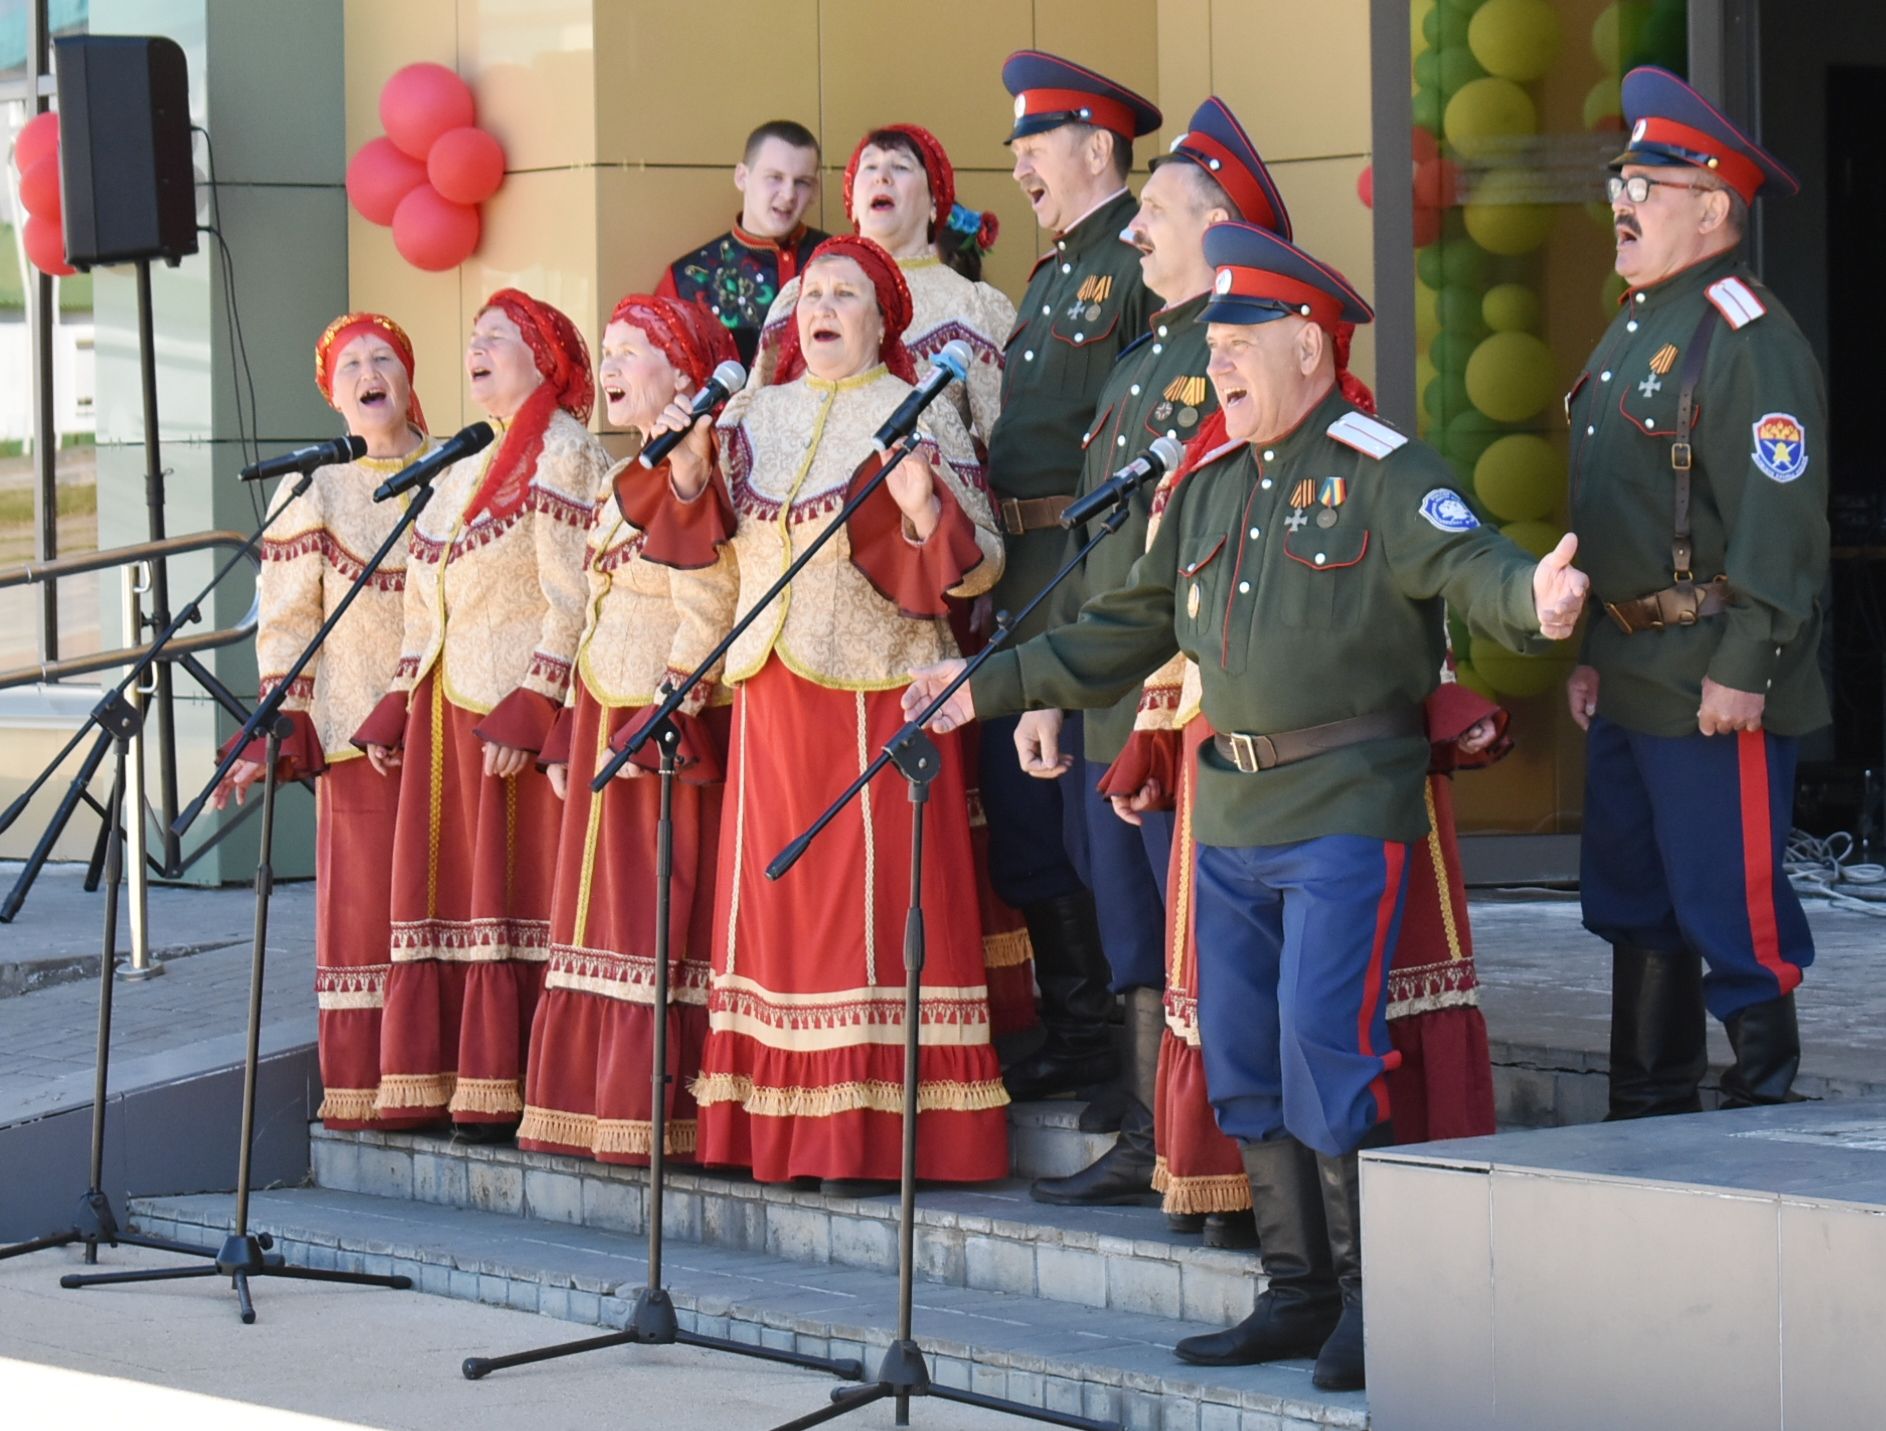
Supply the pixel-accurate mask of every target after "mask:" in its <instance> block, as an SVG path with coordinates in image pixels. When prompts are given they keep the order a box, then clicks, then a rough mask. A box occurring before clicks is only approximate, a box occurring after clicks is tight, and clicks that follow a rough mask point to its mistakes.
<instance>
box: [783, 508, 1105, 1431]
mask: <svg viewBox="0 0 1886 1431" xmlns="http://www.w3.org/2000/svg"><path fill="white" fill-rule="evenodd" d="M1127 497H1128V494H1127V493H1125V492H1122V493H1120V494H1119V495H1118V497H1117V499H1116V500H1115V502H1114V505H1113V507H1112V508H1111V510H1109V511H1108V512H1107V514H1106V516H1105V517H1103V518H1102V519H1101V521H1100V529H1099V530H1098V531H1096V532H1095V533H1094V534H1093V536H1091V537H1089V538H1088V540H1087V542H1086V544H1085V545H1084V546H1082V547H1081V549H1080V550H1079V551H1077V552H1076V553H1075V554H1074V555H1073V556H1071V557H1069V558H1068V559H1067V561H1065V562H1063V563H1062V564H1061V569H1060V570H1059V571H1057V572H1055V574H1054V576H1053V578H1052V579H1050V580H1049V582H1048V584H1047V585H1046V586H1044V587H1042V588H1041V590H1040V591H1038V592H1036V593H1035V594H1034V596H1033V597H1032V598H1030V599H1029V602H1028V604H1027V605H1026V606H1024V607H1023V608H1022V611H1021V615H1020V616H1019V617H1016V618H1013V619H1011V618H1010V616H1009V614H1008V613H1007V612H1000V613H998V614H997V615H996V618H995V633H994V635H992V636H991V637H990V638H989V643H988V644H987V645H986V646H984V647H983V648H982V650H980V651H978V652H977V653H976V654H975V655H974V656H972V657H970V658H969V661H968V664H967V665H965V666H964V667H963V669H962V670H961V671H960V672H958V673H957V675H956V677H955V679H953V680H952V681H951V682H950V683H949V684H948V685H947V686H945V687H944V688H943V689H942V690H941V691H939V692H937V695H936V698H935V699H934V700H932V701H931V702H930V703H929V704H928V705H926V706H925V707H924V708H923V709H922V710H921V711H919V712H917V714H916V715H914V716H912V717H911V718H910V719H909V720H907V721H906V722H904V725H903V727H902V729H900V730H899V731H898V732H897V733H896V734H895V735H893V736H892V737H891V738H890V740H889V741H887V742H886V743H885V746H884V749H883V750H882V751H881V752H879V754H878V755H877V756H876V757H875V758H873V760H872V761H871V763H870V764H869V765H867V766H866V767H865V768H864V769H863V770H862V771H861V772H859V774H858V777H857V778H856V779H855V780H853V781H852V782H851V784H850V785H848V786H846V787H845V790H844V792H843V793H842V794H840V795H839V797H838V798H837V799H836V800H834V801H833V802H832V803H831V805H829V806H828V807H827V808H826V810H825V812H824V813H823V814H821V815H820V816H819V817H818V819H816V820H814V821H813V822H812V824H811V825H810V826H808V827H807V828H806V830H805V832H804V833H803V834H801V835H800V836H799V837H798V838H797V839H795V840H793V842H792V843H791V844H789V845H787V846H786V848H785V849H784V850H782V851H780V853H779V854H778V855H777V856H776V857H775V858H774V860H773V862H772V863H771V864H770V865H768V866H767V867H766V877H767V878H768V879H774V880H776V879H779V878H780V877H781V876H782V875H784V874H785V873H786V872H787V871H788V870H790V869H791V868H792V867H793V865H794V864H796V863H797V862H798V860H799V857H800V856H801V855H803V854H804V853H805V852H806V849H807V847H808V846H809V845H810V844H811V843H812V841H813V840H814V839H816V838H817V837H818V835H819V832H820V831H821V830H823V829H824V828H825V827H826V826H827V825H829V824H830V823H831V822H832V820H833V819H834V818H835V817H836V816H837V815H838V813H839V812H840V811H841V810H843V809H844V808H845V807H846V806H847V805H849V804H850V803H851V802H852V800H853V799H854V798H855V797H856V796H857V795H858V793H859V792H860V791H861V790H863V789H864V788H865V786H866V785H868V784H870V782H871V779H872V777H873V776H875V775H876V774H877V773H878V772H879V771H880V770H882V769H883V768H884V767H885V766H886V765H895V766H896V767H897V770H898V773H899V774H901V775H902V776H903V777H904V782H905V785H906V787H907V788H908V790H909V793H910V804H911V812H910V814H911V822H910V906H909V910H908V912H907V913H906V915H905V917H904V1107H903V1119H904V1149H903V1168H902V1171H901V1176H900V1179H899V1187H898V1193H899V1206H898V1229H897V1233H898V1235H897V1336H896V1338H895V1340H893V1341H892V1342H891V1344H890V1346H889V1347H888V1348H887V1349H886V1350H885V1353H884V1359H883V1361H881V1362H880V1363H879V1364H878V1371H877V1377H876V1379H874V1380H872V1381H869V1382H866V1383H865V1384H864V1385H862V1386H856V1387H839V1388H837V1389H836V1390H834V1391H833V1392H832V1404H831V1405H830V1406H828V1407H826V1408H824V1409H823V1410H820V1411H814V1412H811V1413H809V1414H807V1415H805V1416H801V1417H799V1418H798V1419H797V1420H794V1421H788V1422H785V1423H784V1424H782V1425H780V1426H778V1427H776V1428H775V1431H804V1428H806V1427H809V1426H819V1425H823V1424H824V1423H825V1422H827V1421H835V1420H837V1419H838V1418H839V1417H840V1416H844V1415H847V1414H849V1413H851V1412H853V1411H857V1410H859V1409H861V1408H862V1407H866V1406H869V1405H871V1404H872V1403H873V1402H877V1401H882V1400H884V1399H885V1398H886V1397H892V1398H895V1400H896V1403H897V1405H896V1417H895V1421H896V1424H897V1425H899V1426H908V1425H909V1424H910V1400H911V1398H912V1397H915V1396H934V1397H937V1398H939V1399H941V1400H944V1401H954V1402H959V1403H961V1404H962V1405H964V1406H980V1407H982V1408H983V1409H984V1410H988V1411H999V1412H1002V1413H1004V1414H1006V1415H1009V1416H1017V1417H1022V1418H1024V1419H1026V1420H1030V1421H1043V1422H1047V1423H1048V1424H1050V1425H1054V1426H1073V1427H1078V1428H1081V1431H1120V1423H1119V1422H1117V1421H1096V1420H1093V1419H1092V1418H1090V1417H1085V1416H1077V1415H1073V1414H1071V1413H1068V1412H1061V1411H1052V1410H1049V1409H1048V1408H1046V1407H1042V1406H1026V1405H1024V1404H1022V1403H1021V1402H1019V1401H1009V1400H1006V1399H1004V1398H1002V1397H998V1396H985V1395H983V1394H982V1393H980V1392H975V1391H961V1390H958V1389H956V1388H955V1387H950V1386H939V1385H937V1384H936V1383H935V1382H933V1381H931V1380H930V1372H929V1368H928V1366H927V1365H926V1363H925V1361H924V1352H923V1348H922V1347H921V1346H920V1345H919V1344H918V1342H917V1340H916V1338H915V1337H914V1336H912V1335H911V1325H910V1323H911V1298H912V1293H913V1282H914V1280H915V1271H914V1268H915V1260H916V1223H917V1060H918V1056H919V1053H920V1045H919V1042H918V1028H917V1020H918V1013H919V1003H918V989H919V985H920V983H921V980H922V976H923V962H924V952H925V945H924V921H923V812H924V807H925V805H927V804H928V803H929V799H930V784H931V782H932V781H933V780H935V778H936V775H937V771H938V770H939V769H940V768H941V766H942V757H941V753H940V752H939V751H938V749H937V747H936V743H935V742H934V741H932V740H931V739H930V737H929V735H927V734H926V733H925V731H924V728H923V727H924V725H925V723H926V722H927V721H929V720H930V719H931V717H933V716H934V715H935V714H936V713H937V712H938V711H939V710H941V709H942V708H943V706H944V703H945V702H947V701H948V700H949V698H950V697H951V696H952V695H954V694H955V693H956V691H957V689H958V688H960V687H961V686H962V685H963V684H964V683H965V682H966V681H968V680H969V679H970V678H971V677H972V676H974V675H975V674H976V672H977V671H979V670H981V669H982V664H983V662H985V661H987V660H988V659H989V657H990V656H991V655H992V654H993V653H994V652H995V651H997V650H999V649H1000V648H1001V647H1002V646H1003V645H1005V644H1006V643H1007V641H1008V639H1009V637H1010V635H1011V634H1012V633H1013V630H1014V627H1015V625H1016V624H1018V623H1019V622H1022V621H1026V620H1027V619H1028V617H1029V616H1030V615H1031V614H1032V613H1033V611H1034V610H1035V608H1036V607H1037V606H1039V605H1041V603H1042V602H1043V601H1045V600H1046V599H1047V597H1048V596H1049V594H1050V593H1052V592H1053V591H1054V589H1055V588H1056V587H1057V586H1059V585H1060V584H1061V583H1062V582H1063V581H1065V580H1066V579H1067V577H1068V576H1069V575H1070V574H1071V573H1072V572H1073V571H1074V570H1075V569H1076V568H1077V567H1079V566H1080V564H1081V563H1082V562H1084V561H1085V560H1087V557H1088V554H1089V553H1090V552H1092V551H1093V550H1094V548H1095V547H1097V546H1099V545H1100V544H1101V542H1103V541H1105V540H1106V539H1107V538H1108V537H1110V536H1112V535H1113V534H1114V533H1115V532H1117V531H1119V529H1120V528H1121V526H1123V525H1124V524H1125V522H1126V518H1127V514H1128V512H1129V511H1130V510H1131V507H1130V504H1129V503H1128V500H1127Z"/></svg>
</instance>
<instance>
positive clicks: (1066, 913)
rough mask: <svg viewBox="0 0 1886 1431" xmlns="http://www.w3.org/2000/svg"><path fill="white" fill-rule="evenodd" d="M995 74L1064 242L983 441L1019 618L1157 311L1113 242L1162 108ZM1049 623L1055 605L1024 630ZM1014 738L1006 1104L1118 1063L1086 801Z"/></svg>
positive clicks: (1041, 217)
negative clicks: (1126, 358) (1139, 141)
mask: <svg viewBox="0 0 1886 1431" xmlns="http://www.w3.org/2000/svg"><path fill="white" fill-rule="evenodd" d="M1002 83H1003V84H1004V85H1005V86H1006V87H1007V88H1008V91H1009V93H1010V94H1012V95H1014V96H1015V106H1014V113H1015V124H1014V128H1013V130H1012V131H1011V132H1010V135H1009V140H1008V142H1009V145H1010V147H1011V149H1012V151H1013V153H1014V157H1015V169H1014V176H1015V182H1016V183H1017V184H1019V185H1020V186H1021V188H1022V191H1023V193H1025V194H1026V195H1027V196H1028V201H1029V204H1030V206H1031V207H1032V208H1033V210H1034V214H1035V220H1036V222H1037V223H1039V224H1040V226H1041V227H1042V229H1043V230H1044V231H1046V232H1047V233H1050V234H1052V235H1054V244H1053V247H1051V248H1050V249H1049V250H1048V252H1047V253H1046V254H1044V255H1043V256H1042V258H1041V259H1040V261H1039V262H1037V263H1036V265H1035V268H1034V272H1033V273H1032V274H1031V275H1030V276H1029V280H1028V291H1027V293H1026V294H1025V295H1024V296H1023V298H1022V302H1021V305H1020V309H1019V313H1018V316H1017V319H1016V325H1015V330H1014V332H1012V333H1011V334H1009V337H1008V342H1007V345H1006V347H1005V349H1004V366H1003V371H1002V411H1001V413H1000V415H999V416H998V417H997V418H996V421H995V427H994V429H993V430H992V431H991V433H990V435H989V485H990V487H991V488H992V489H993V490H992V495H993V497H994V498H995V504H996V506H995V512H996V519H997V521H998V522H999V523H1000V524H1001V526H1002V530H1003V536H1004V543H1005V547H1006V559H1007V566H1006V568H1005V569H1004V571H1003V575H1002V579H1001V581H1000V582H998V583H997V585H996V588H995V591H994V593H993V601H994V604H995V607H996V608H997V609H1003V610H1007V611H1010V612H1019V611H1020V610H1021V609H1022V607H1023V606H1024V605H1025V604H1026V603H1027V602H1028V600H1029V598H1031V597H1032V596H1034V595H1035V593H1036V592H1038V591H1039V590H1040V589H1041V588H1042V587H1043V586H1045V585H1046V584H1047V582H1048V580H1049V578H1050V577H1052V576H1053V575H1054V572H1055V570H1056V568H1057V567H1059V565H1060V564H1061V561H1062V559H1063V557H1064V556H1065V554H1066V550H1067V546H1066V533H1065V532H1063V531H1062V529H1061V526H1060V522H1059V518H1060V515H1061V513H1062V511H1063V510H1065V509H1066V507H1067V505H1068V503H1069V502H1071V501H1072V500H1073V493H1074V490H1075V487H1076V486H1077V485H1078V483H1079V481H1080V474H1081V439H1082V436H1083V435H1084V434H1085V433H1086V432H1087V429H1088V424H1089V422H1090V421H1091V420H1092V418H1093V415H1094V400H1095V398H1096V397H1098V396H1099V393H1100V390H1101V387H1102V385H1103V384H1104V383H1105V382H1106V380H1107V374H1108V371H1109V370H1110V369H1111V368H1112V366H1113V360H1114V359H1115V358H1116V357H1118V356H1119V353H1120V350H1121V349H1122V348H1124V347H1125V346H1126V345H1127V344H1128V343H1130V342H1131V341H1132V340H1133V339H1134V338H1137V337H1138V336H1139V335H1140V334H1141V333H1143V332H1145V331H1146V319H1147V316H1148V314H1150V313H1151V311H1152V308H1153V304H1154V300H1153V298H1152V297H1151V295H1149V294H1148V293H1147V291H1146V287H1145V284H1144V283H1142V282H1141V281H1140V271H1139V261H1138V260H1139V254H1138V251H1137V250H1135V249H1133V248H1132V247H1130V246H1129V245H1127V244H1124V243H1122V242H1120V231H1121V230H1122V229H1123V228H1124V227H1125V226H1126V224H1127V221H1128V220H1129V219H1131V218H1132V216H1133V213H1134V209H1135V207H1136V205H1135V203H1134V199H1133V195H1132V193H1131V192H1130V191H1129V190H1128V189H1127V187H1126V178H1127V175H1128V174H1129V173H1130V172H1131V170H1132V167H1133V141H1134V139H1136V138H1138V137H1139V136H1141V135H1145V134H1150V133H1152V131H1153V130H1155V129H1157V128H1158V127H1159V125H1160V122H1161V116H1160V113H1159V110H1158V109H1157V107H1155V106H1154V105H1152V104H1151V103H1149V102H1148V101H1147V100H1145V99H1143V98H1141V97H1140V96H1139V95H1137V94H1134V93H1133V92H1132V91H1131V90H1129V89H1126V88H1125V87H1124V86H1121V85H1117V84H1115V83H1114V82H1113V81H1112V80H1110V79H1107V78H1105V77H1104V76H1102V75H1098V74H1095V73H1094V72H1093V71H1092V70H1089V69H1086V68H1084V67H1082V66H1080V65H1077V64H1074V63H1072V62H1071V61H1068V60H1063V59H1060V58H1059V57H1057V56H1055V55H1049V54H1044V53H1042V52H1040V51H1038V50H1020V51H1017V52H1016V53H1015V54H1013V55H1010V56H1009V58H1008V60H1007V62H1006V63H1005V64H1004V65H1003V66H1002ZM1046 624H1047V616H1046V610H1045V605H1044V607H1043V608H1041V609H1038V610H1037V611H1036V613H1035V615H1034V616H1033V618H1031V620H1029V621H1028V622H1026V623H1024V624H1023V625H1021V626H1020V627H1018V628H1017V632H1016V634H1017V636H1018V637H1019V636H1026V635H1029V634H1032V633H1033V632H1035V631H1039V630H1041V629H1042V628H1043V627H1044V626H1045V625H1046ZM1014 736H1015V724H1014V722H1013V721H1011V720H999V721H992V722H986V723H984V725H983V727H982V768H981V774H982V799H983V808H984V810H985V812H986V814H987V817H988V830H989V879H990V883H991V884H992V885H993V886H994V888H995V892H996V893H997V894H998V895H999V896H1000V897H1001V898H1002V899H1003V900H1004V901H1005V902H1006V903H1008V904H1010V905H1012V906H1013V907H1015V908H1016V909H1019V910H1020V911H1021V912H1022V916H1023V918H1024V919H1025V920H1026V921H1027V924H1028V935H1029V941H1030V943H1032V944H1033V946H1034V955H1035V978H1036V982H1037V983H1038V984H1039V986H1040V989H1041V1023H1042V1028H1043V1032H1044V1035H1045V1038H1044V1041H1043V1043H1042V1044H1041V1046H1040V1048H1039V1049H1038V1050H1037V1051H1035V1052H1034V1053H1032V1054H1029V1055H1027V1056H1026V1057H1024V1058H1022V1059H1020V1060H1019V1061H1017V1062H1015V1063H1012V1064H1011V1065H1010V1066H1009V1068H1008V1069H1007V1070H1006V1071H1005V1073H1004V1075H1003V1081H1004V1082H1005V1083H1006V1085H1007V1087H1008V1092H1009V1096H1010V1097H1011V1098H1014V1099H1017V1100H1022V1099H1030V1098H1044V1097H1047V1096H1049V1095H1051V1094H1056V1093H1071V1092H1074V1091H1076V1090H1077V1089H1082V1088H1086V1087H1089V1086H1091V1085H1094V1084H1098V1083H1103V1082H1105V1081H1106V1080H1108V1079H1110V1078H1112V1077H1113V1076H1114V1074H1115V1072H1116V1070H1117V1068H1118V1066H1119V1061H1118V1058H1117V1057H1116V1055H1115V1054H1114V1051H1113V1045H1112V1040H1111V1036H1110V1034H1109V1031H1108V1022H1109V1016H1110V1015H1111V1013H1112V1004H1113V996H1112V995H1111V993H1109V991H1108V988H1107V984H1108V969H1107V960H1106V957H1105V955H1104V954H1103V952H1102V949H1101V939H1100V930H1099V927H1098V923H1097V921H1096V917H1095V912H1094V900H1093V896H1092V894H1091V893H1090V892H1089V890H1088V888H1087V886H1086V885H1085V884H1084V883H1083V882H1082V880H1081V877H1080V875H1079V874H1078V873H1077V872H1076V870H1075V868H1074V866H1073V864H1072V863H1071V862H1070V860H1069V858H1068V855H1067V851H1066V848H1065V844H1064V840H1063V826H1064V823H1065V822H1067V821H1072V820H1078V819H1080V818H1081V816H1082V810H1081V807H1080V806H1079V804H1077V803H1071V802H1064V798H1063V796H1062V794H1061V790H1060V788H1059V786H1057V785H1056V784H1055V783H1054V782H1052V781H1038V780H1033V779H1030V778H1029V777H1028V776H1027V775H1025V774H1023V773H1022V771H1021V769H1020V767H1019V766H1018V764H1017V762H1016V758H1015V743H1014ZM1064 803H1066V804H1067V808H1065V809H1064V808H1063V807H1064ZM1109 818H1111V817H1109Z"/></svg>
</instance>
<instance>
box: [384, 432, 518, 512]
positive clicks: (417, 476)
mask: <svg viewBox="0 0 1886 1431" xmlns="http://www.w3.org/2000/svg"><path fill="white" fill-rule="evenodd" d="M496 436H497V434H496V433H495V432H493V431H492V430H491V424H490V423H488V422H474V423H473V424H472V425H471V426H470V427H462V428H460V429H459V430H458V431H457V432H455V433H453V434H452V435H451V436H450V437H448V438H446V440H445V441H444V442H442V443H440V444H439V446H438V447H437V448H435V449H434V450H433V451H431V452H428V453H427V454H426V455H425V456H424V457H422V458H420V459H419V460H418V461H417V462H415V463H413V465H412V466H410V467H405V468H402V469H400V470H399V471H398V472H395V473H394V474H393V475H392V476H391V477H389V478H387V479H386V481H384V482H382V483H381V484H380V485H379V486H378V487H375V488H374V489H373V500H374V501H376V502H384V501H385V500H386V499H387V498H388V497H397V496H399V494H400V493H401V492H410V491H411V490H412V489H413V488H415V487H417V486H418V485H419V484H420V483H421V482H430V481H431V480H432V479H433V478H434V477H435V476H437V475H438V474H439V472H440V471H441V470H442V469H443V468H446V467H450V466H451V465H452V464H453V463H454V462H457V461H458V460H459V459H460V458H462V457H470V456H471V455H472V454H473V453H474V452H483V451H484V450H485V449H486V448H487V447H489V446H490V445H491V439H492V438H494V437H496Z"/></svg>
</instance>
